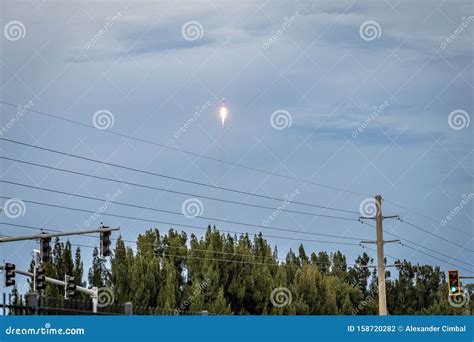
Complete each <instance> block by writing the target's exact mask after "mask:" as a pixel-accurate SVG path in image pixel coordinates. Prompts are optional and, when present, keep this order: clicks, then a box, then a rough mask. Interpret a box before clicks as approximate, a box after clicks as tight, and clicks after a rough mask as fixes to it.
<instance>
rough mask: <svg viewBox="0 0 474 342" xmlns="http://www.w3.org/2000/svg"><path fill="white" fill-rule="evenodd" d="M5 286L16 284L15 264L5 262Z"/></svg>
mask: <svg viewBox="0 0 474 342" xmlns="http://www.w3.org/2000/svg"><path fill="white" fill-rule="evenodd" d="M4 272H5V286H6V287H8V286H14V285H15V283H16V282H15V264H9V263H6V264H5V268H4Z"/></svg>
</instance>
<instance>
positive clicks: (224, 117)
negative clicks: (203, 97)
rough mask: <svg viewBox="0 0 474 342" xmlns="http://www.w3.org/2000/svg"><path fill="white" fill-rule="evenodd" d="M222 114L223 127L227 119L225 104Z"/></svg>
mask: <svg viewBox="0 0 474 342" xmlns="http://www.w3.org/2000/svg"><path fill="white" fill-rule="evenodd" d="M220 116H221V122H222V127H224V124H225V119H227V107H226V106H225V105H222V107H221V111H220Z"/></svg>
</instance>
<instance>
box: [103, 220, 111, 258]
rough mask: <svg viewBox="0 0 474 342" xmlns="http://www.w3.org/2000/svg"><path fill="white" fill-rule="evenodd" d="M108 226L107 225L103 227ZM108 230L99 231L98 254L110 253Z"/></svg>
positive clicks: (107, 254)
mask: <svg viewBox="0 0 474 342" xmlns="http://www.w3.org/2000/svg"><path fill="white" fill-rule="evenodd" d="M103 228H108V227H103ZM110 244H111V242H110V232H101V233H100V255H101V256H109V255H110Z"/></svg>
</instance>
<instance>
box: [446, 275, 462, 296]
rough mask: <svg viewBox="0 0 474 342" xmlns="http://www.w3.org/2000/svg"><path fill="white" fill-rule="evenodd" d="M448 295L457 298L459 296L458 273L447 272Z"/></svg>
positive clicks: (459, 283)
mask: <svg viewBox="0 0 474 342" xmlns="http://www.w3.org/2000/svg"><path fill="white" fill-rule="evenodd" d="M448 294H449V295H450V296H457V295H460V294H461V282H460V281H459V271H458V270H450V271H448Z"/></svg>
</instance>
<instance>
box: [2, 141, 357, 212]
mask: <svg viewBox="0 0 474 342" xmlns="http://www.w3.org/2000/svg"><path fill="white" fill-rule="evenodd" d="M0 140H3V141H7V142H10V143H13V144H19V145H23V146H27V147H31V148H36V149H39V150H43V151H47V152H51V153H56V154H60V155H63V156H67V157H72V158H77V159H81V160H86V161H89V162H93V163H98V164H103V165H107V166H112V167H117V168H120V169H124V170H128V171H133V172H138V173H142V174H146V175H152V176H156V177H161V178H166V179H171V180H175V181H179V182H184V183H189V184H193V185H199V186H204V187H209V188H212V189H217V190H222V191H229V192H234V193H238V194H242V195H247V196H254V197H260V198H264V199H270V200H275V201H279V202H281V201H282V199H281V198H276V197H271V196H266V195H262V194H255V193H251V192H247V191H242V190H237V189H231V188H225V187H221V186H217V185H212V184H206V183H202V182H197V181H192V180H189V179H184V178H179V177H175V176H168V175H164V174H160V173H156V172H151V171H146V170H141V169H137V168H133V167H129V166H124V165H119V164H114V163H109V162H105V161H102V160H97V159H93V158H89V157H84V156H79V155H77V154H72V153H66V152H62V151H58V150H53V149H50V148H45V147H41V146H38V145H33V144H27V143H24V142H20V141H15V140H10V139H6V138H0ZM292 203H295V204H300V205H304V206H310V207H315V208H321V209H327V210H334V211H340V212H346V213H351V214H359V212H357V211H351V210H345V209H340V208H332V207H328V206H322V205H316V204H311V203H305V202H298V201H292Z"/></svg>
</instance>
